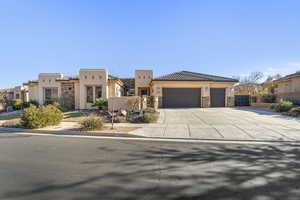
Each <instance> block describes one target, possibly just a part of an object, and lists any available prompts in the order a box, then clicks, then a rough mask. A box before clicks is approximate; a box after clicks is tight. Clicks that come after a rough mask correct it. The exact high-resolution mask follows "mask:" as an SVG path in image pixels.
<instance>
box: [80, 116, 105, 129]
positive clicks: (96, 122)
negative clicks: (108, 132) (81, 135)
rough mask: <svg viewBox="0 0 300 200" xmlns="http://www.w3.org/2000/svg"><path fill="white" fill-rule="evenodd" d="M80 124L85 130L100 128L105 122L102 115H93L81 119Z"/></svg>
mask: <svg viewBox="0 0 300 200" xmlns="http://www.w3.org/2000/svg"><path fill="white" fill-rule="evenodd" d="M80 125H81V129H82V130H85V131H92V130H100V129H101V128H102V127H103V122H102V119H101V118H100V117H97V116H95V115H92V116H89V117H87V118H86V119H84V120H83V121H81V122H80Z"/></svg>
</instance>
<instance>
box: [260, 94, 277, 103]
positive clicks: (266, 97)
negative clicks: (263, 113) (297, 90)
mask: <svg viewBox="0 0 300 200" xmlns="http://www.w3.org/2000/svg"><path fill="white" fill-rule="evenodd" d="M262 102H263V103H275V102H276V96H275V95H273V94H268V95H263V96H262Z"/></svg>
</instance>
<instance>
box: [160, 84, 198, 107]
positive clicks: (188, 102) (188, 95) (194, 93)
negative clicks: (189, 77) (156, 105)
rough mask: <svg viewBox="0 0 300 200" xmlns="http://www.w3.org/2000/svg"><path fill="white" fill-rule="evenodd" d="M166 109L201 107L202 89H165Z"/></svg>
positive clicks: (164, 103) (164, 100) (164, 104)
mask: <svg viewBox="0 0 300 200" xmlns="http://www.w3.org/2000/svg"><path fill="white" fill-rule="evenodd" d="M162 98H163V107H164V108H189V107H200V105H201V88H163V97H162Z"/></svg>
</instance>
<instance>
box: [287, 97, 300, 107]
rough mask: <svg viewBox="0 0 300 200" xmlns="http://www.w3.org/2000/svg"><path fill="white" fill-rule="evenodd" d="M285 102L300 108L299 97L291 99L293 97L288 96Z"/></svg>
mask: <svg viewBox="0 0 300 200" xmlns="http://www.w3.org/2000/svg"><path fill="white" fill-rule="evenodd" d="M283 100H284V101H290V102H292V103H293V104H294V105H296V106H300V98H297V97H291V96H286V97H284V98H283Z"/></svg>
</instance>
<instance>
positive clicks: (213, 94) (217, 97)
mask: <svg viewBox="0 0 300 200" xmlns="http://www.w3.org/2000/svg"><path fill="white" fill-rule="evenodd" d="M210 106H211V107H225V88H211V89H210Z"/></svg>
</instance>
